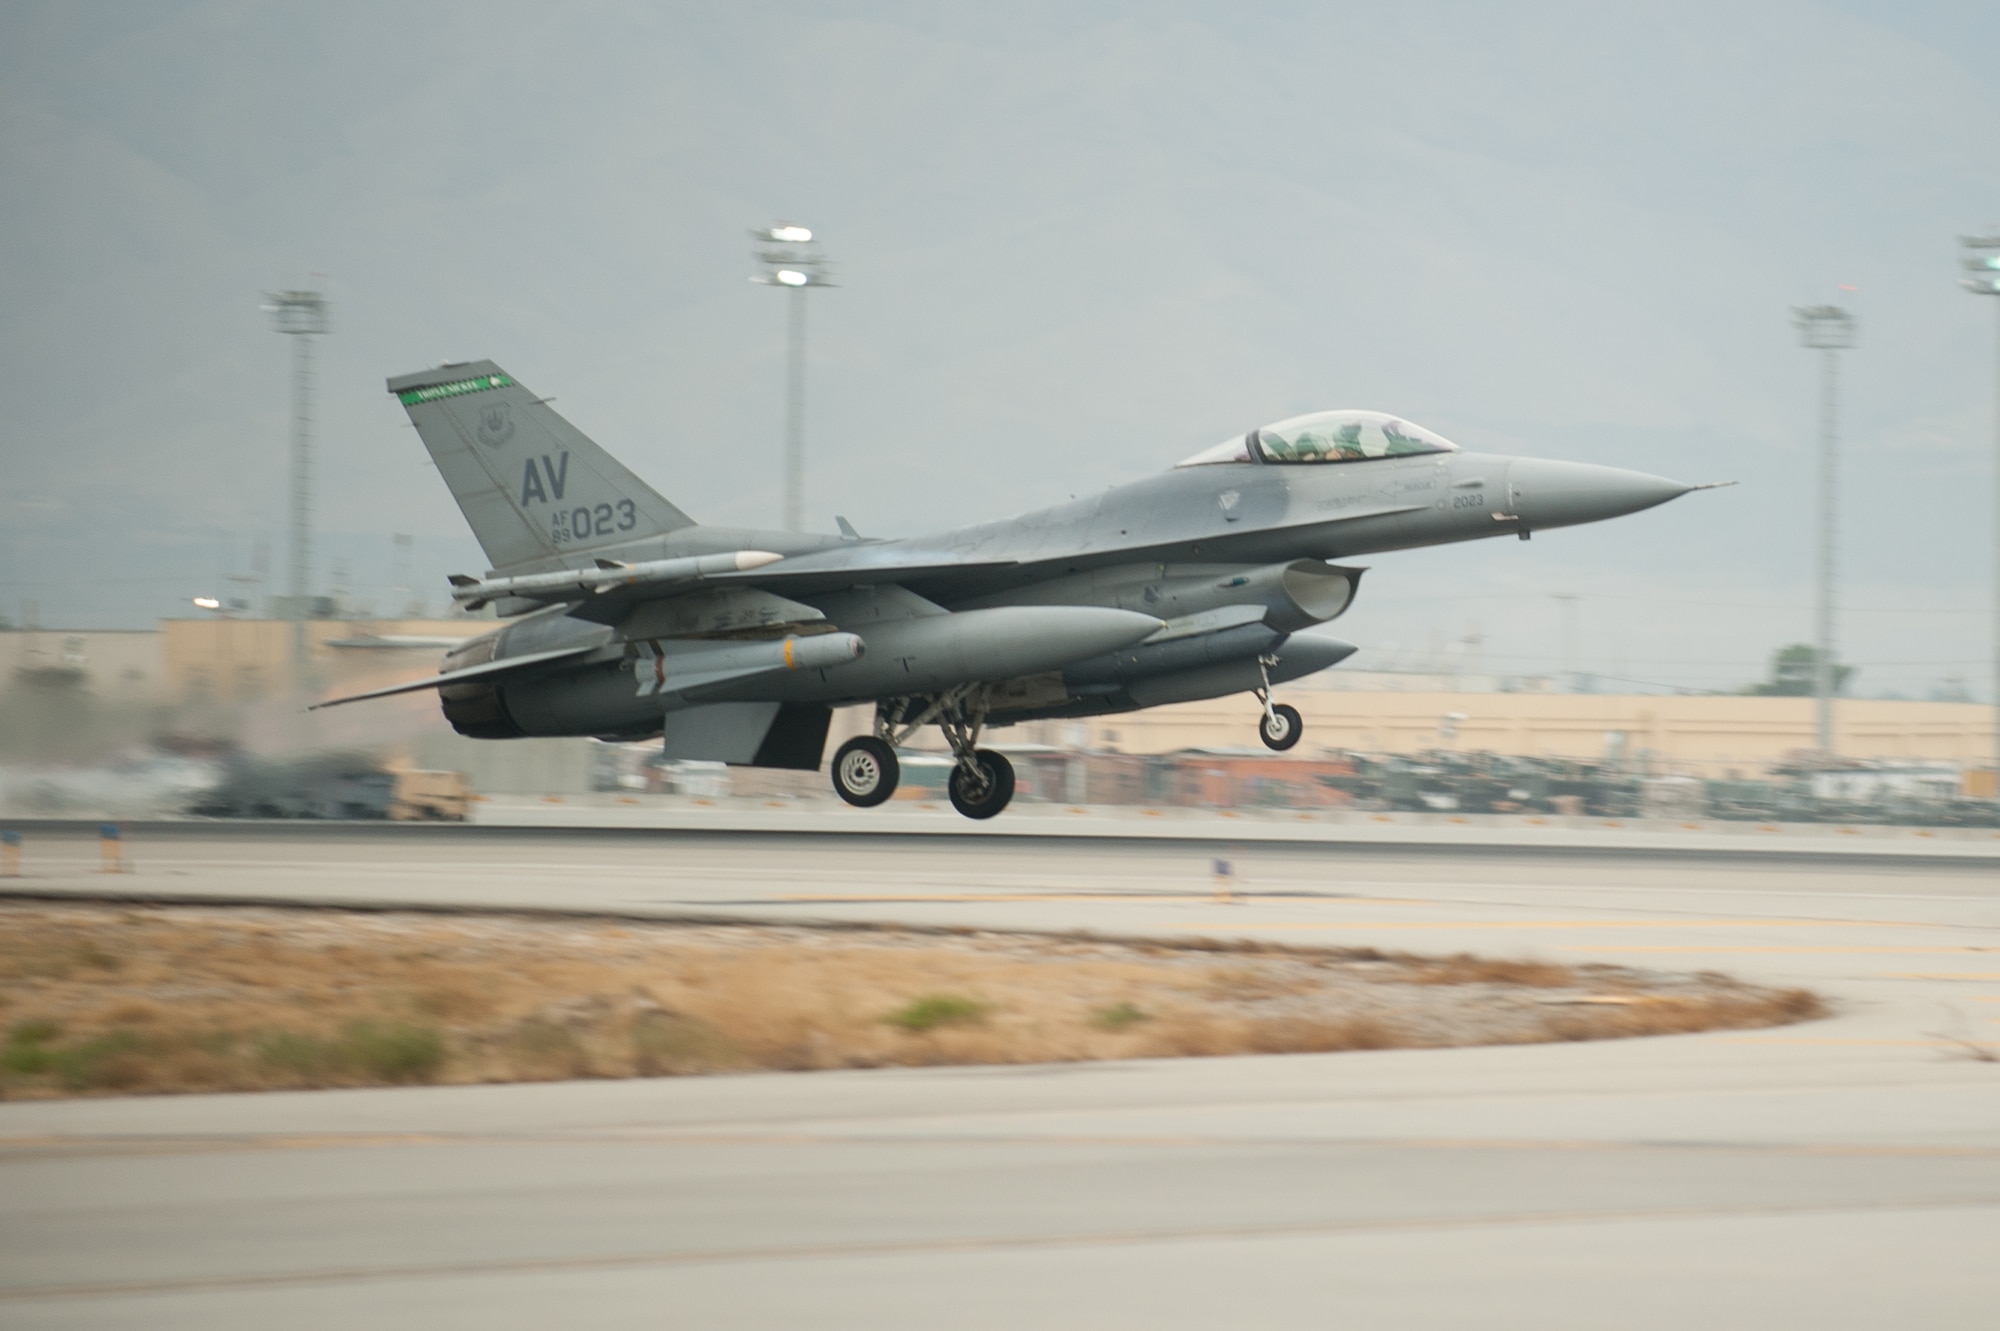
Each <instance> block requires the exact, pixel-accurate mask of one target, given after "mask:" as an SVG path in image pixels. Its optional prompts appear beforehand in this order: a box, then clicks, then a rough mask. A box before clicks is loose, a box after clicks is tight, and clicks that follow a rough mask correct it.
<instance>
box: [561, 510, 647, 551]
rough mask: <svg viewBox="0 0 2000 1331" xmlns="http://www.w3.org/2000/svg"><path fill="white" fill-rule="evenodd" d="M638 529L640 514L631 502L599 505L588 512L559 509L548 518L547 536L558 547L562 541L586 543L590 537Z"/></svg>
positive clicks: (612, 534) (614, 534)
mask: <svg viewBox="0 0 2000 1331" xmlns="http://www.w3.org/2000/svg"><path fill="white" fill-rule="evenodd" d="M638 525H639V510H638V508H637V506H635V505H634V504H633V503H632V501H631V500H629V499H621V500H619V501H618V502H617V503H616V504H598V505H596V506H594V507H591V508H583V507H578V508H572V509H569V510H568V511H563V510H561V509H558V510H557V511H556V512H555V513H553V514H551V515H550V518H549V535H550V537H551V538H553V539H554V540H555V542H556V543H557V544H558V545H560V544H562V543H563V542H564V541H587V540H589V539H590V538H591V537H593V536H616V535H617V534H618V533H619V532H621V531H631V530H632V529H633V528H634V527H636V526H638Z"/></svg>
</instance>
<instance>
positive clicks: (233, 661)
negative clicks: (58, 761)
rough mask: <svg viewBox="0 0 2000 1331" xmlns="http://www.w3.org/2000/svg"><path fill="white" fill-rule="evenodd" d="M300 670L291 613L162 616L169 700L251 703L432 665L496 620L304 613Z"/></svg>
mask: <svg viewBox="0 0 2000 1331" xmlns="http://www.w3.org/2000/svg"><path fill="white" fill-rule="evenodd" d="M305 627H306V665H305V670H304V675H305V678H294V671H293V666H292V621H290V620H286V619H236V618H230V617H226V616H214V617H208V618H202V619H163V620H161V621H160V630H159V639H160V646H159V653H160V661H161V669H162V675H163V684H164V690H163V691H164V694H165V696H166V697H167V698H168V699H169V700H171V701H174V702H189V703H252V702H260V701H262V700H264V699H267V698H272V697H280V696H285V695H290V694H299V693H314V694H322V693H323V694H334V693H351V692H358V691H361V690H364V689H368V688H373V687H379V686H381V685H384V684H391V683H394V682H396V681H397V680H399V679H409V678H413V677H415V676H417V675H420V674H425V673H428V672H431V671H435V670H436V669H437V668H438V663H439V661H440V660H441V659H442V658H443V656H444V653H445V652H446V651H447V650H449V649H450V648H451V647H453V646H455V645H457V644H458V643H460V642H462V641H464V640H465V639H466V638H469V637H473V636H475V635H477V634H480V633H484V632H486V631H488V630H489V629H491V628H493V627H494V624H493V621H491V620H488V619H468V618H463V617H460V618H456V619H365V620H364V619H313V620H308V621H306V626H305Z"/></svg>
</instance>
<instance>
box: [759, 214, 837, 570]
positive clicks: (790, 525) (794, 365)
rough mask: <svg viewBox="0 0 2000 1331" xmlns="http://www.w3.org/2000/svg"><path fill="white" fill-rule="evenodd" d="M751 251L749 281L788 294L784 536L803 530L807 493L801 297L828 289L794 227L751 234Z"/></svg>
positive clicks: (814, 255) (811, 247) (814, 246)
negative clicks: (756, 267)
mask: <svg viewBox="0 0 2000 1331" xmlns="http://www.w3.org/2000/svg"><path fill="white" fill-rule="evenodd" d="M750 234H751V236H752V237H753V238H755V240H756V241H757V246H758V247H757V248H756V249H755V250H753V251H751V253H752V256H753V257H754V258H755V259H756V260H757V262H758V263H760V264H762V265H763V266H764V268H763V271H762V272H759V273H755V274H753V275H752V276H751V278H750V280H751V281H752V282H756V283H758V284H759V285H762V286H767V287H784V288H786V289H788V290H789V292H790V296H789V298H788V300H789V309H788V311H787V315H786V330H785V332H786V337H785V530H787V531H802V530H804V528H805V491H806V292H807V290H809V289H810V288H812V287H830V286H832V285H834V283H833V281H832V280H831V279H830V278H828V277H827V275H826V255H825V254H824V253H823V252H822V251H821V250H820V247H819V242H818V241H816V240H814V239H813V233H812V232H811V231H810V230H808V229H807V228H805V227H802V226H799V225H798V224H796V223H793V222H779V223H777V224H776V225H774V226H767V227H762V228H760V229H758V230H755V231H752V232H751V233H750Z"/></svg>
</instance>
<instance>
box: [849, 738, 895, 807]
mask: <svg viewBox="0 0 2000 1331" xmlns="http://www.w3.org/2000/svg"><path fill="white" fill-rule="evenodd" d="M902 776H903V765H902V764H901V763H899V762H897V761H896V750H895V749H894V748H892V747H890V745H889V742H888V741H887V740H883V739H877V738H876V737H875V736H873V735H857V736H855V737H854V738H853V739H851V740H849V741H847V743H845V744H843V745H841V746H840V749H839V751H838V752H836V753H835V754H834V755H833V791H834V793H835V794H836V795H838V796H840V797H841V798H842V799H844V800H846V801H847V802H848V803H849V804H852V805H853V806H854V807H855V808H857V809H872V808H874V807H875V806H876V805H878V804H880V803H881V802H882V801H884V800H886V799H888V798H889V797H890V796H891V795H893V794H895V793H896V783H897V782H898V781H900V780H901V779H902Z"/></svg>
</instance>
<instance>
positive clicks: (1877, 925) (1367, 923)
mask: <svg viewBox="0 0 2000 1331" xmlns="http://www.w3.org/2000/svg"><path fill="white" fill-rule="evenodd" d="M1361 899H1363V898H1346V900H1361ZM1181 927H1182V928H1183V929H1794V928H1801V927H1803V928H1811V929H1883V928H1893V929H1924V928H1931V929H1935V928H1941V927H1944V926H1940V925H1918V924H1904V923H1902V922H1900V921H1885V920H1288V921H1283V922H1280V923H1271V924H1264V923H1251V924H1244V923H1239V922H1238V921H1235V920H1205V921H1198V922H1196V923H1193V924H1184V925H1182V926H1181ZM1948 950H1951V951H1956V950H1957V949H1955V948H1954V949H1948ZM1994 950H1995V951H2000V947H1996V948H1995V949H1994Z"/></svg>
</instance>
